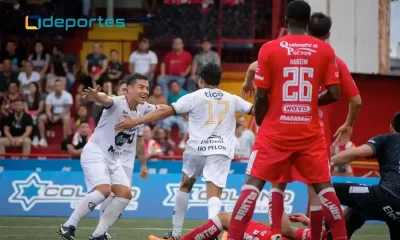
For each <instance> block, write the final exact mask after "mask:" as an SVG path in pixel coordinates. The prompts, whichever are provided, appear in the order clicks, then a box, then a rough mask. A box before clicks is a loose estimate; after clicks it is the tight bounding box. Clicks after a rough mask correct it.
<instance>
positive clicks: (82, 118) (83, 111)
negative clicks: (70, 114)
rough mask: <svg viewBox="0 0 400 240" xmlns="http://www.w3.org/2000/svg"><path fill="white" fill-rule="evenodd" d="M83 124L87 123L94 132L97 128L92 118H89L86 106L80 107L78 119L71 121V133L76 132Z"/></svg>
mask: <svg viewBox="0 0 400 240" xmlns="http://www.w3.org/2000/svg"><path fill="white" fill-rule="evenodd" d="M81 122H87V123H88V124H89V127H90V129H91V130H92V131H93V130H94V128H95V127H96V122H95V121H94V119H93V118H92V117H91V116H89V113H88V109H87V107H86V106H80V107H79V110H78V114H77V116H76V118H72V119H71V132H73V133H74V132H76V131H77V130H78V126H80V124H81Z"/></svg>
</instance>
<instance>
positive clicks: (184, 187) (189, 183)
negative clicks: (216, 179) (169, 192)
mask: <svg viewBox="0 0 400 240" xmlns="http://www.w3.org/2000/svg"><path fill="white" fill-rule="evenodd" d="M195 181H196V179H194V181H193V180H192V179H191V178H189V177H185V178H183V180H182V183H181V186H180V188H179V190H181V191H182V192H186V193H190V191H192V187H193V184H194V182H195Z"/></svg>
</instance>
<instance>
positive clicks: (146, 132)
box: [143, 126, 162, 160]
mask: <svg viewBox="0 0 400 240" xmlns="http://www.w3.org/2000/svg"><path fill="white" fill-rule="evenodd" d="M143 140H144V144H145V146H144V147H145V149H144V150H145V154H146V159H147V160H152V159H156V158H159V157H161V155H162V150H161V147H160V144H158V142H157V141H156V140H154V139H153V134H152V132H151V128H150V127H148V126H145V127H144V129H143Z"/></svg>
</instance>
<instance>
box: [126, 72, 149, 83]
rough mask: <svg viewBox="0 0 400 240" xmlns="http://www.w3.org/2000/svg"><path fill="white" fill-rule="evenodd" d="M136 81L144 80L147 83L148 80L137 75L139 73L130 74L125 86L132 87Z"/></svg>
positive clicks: (143, 76)
mask: <svg viewBox="0 0 400 240" xmlns="http://www.w3.org/2000/svg"><path fill="white" fill-rule="evenodd" d="M137 80H146V81H148V78H147V77H146V76H145V75H142V74H139V73H135V74H132V75H131V76H129V77H128V79H127V80H126V84H128V85H131V86H134V85H135V84H136V81H137Z"/></svg>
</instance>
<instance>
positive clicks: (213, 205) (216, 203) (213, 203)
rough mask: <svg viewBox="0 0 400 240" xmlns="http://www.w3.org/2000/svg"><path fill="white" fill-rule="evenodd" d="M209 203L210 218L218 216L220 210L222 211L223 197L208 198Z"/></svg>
mask: <svg viewBox="0 0 400 240" xmlns="http://www.w3.org/2000/svg"><path fill="white" fill-rule="evenodd" d="M207 205H208V219H211V218H213V217H215V216H217V214H218V213H219V211H221V207H222V202H221V199H219V198H217V197H211V198H210V199H208V202H207Z"/></svg>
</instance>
